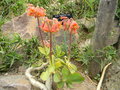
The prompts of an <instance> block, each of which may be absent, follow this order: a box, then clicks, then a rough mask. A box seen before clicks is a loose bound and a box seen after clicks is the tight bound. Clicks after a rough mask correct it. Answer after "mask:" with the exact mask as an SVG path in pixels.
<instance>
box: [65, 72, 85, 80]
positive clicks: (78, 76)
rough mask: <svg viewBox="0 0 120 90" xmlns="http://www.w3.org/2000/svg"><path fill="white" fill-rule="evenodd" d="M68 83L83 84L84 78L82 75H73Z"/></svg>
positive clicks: (69, 77)
mask: <svg viewBox="0 0 120 90" xmlns="http://www.w3.org/2000/svg"><path fill="white" fill-rule="evenodd" d="M67 81H68V82H82V81H84V77H82V76H81V75H80V73H73V74H70V75H69V76H68V80H67Z"/></svg>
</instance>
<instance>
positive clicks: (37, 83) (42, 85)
mask: <svg viewBox="0 0 120 90" xmlns="http://www.w3.org/2000/svg"><path fill="white" fill-rule="evenodd" d="M47 65H48V62H47V63H44V64H43V65H42V66H41V67H36V68H33V67H30V68H28V69H27V70H26V72H25V76H26V77H27V78H28V79H29V81H30V82H31V84H32V85H33V86H36V87H38V88H40V89H41V90H50V89H48V87H46V85H45V84H43V83H41V82H39V81H37V80H35V79H34V76H32V75H31V72H33V71H35V70H41V69H43V68H44V67H45V66H47Z"/></svg>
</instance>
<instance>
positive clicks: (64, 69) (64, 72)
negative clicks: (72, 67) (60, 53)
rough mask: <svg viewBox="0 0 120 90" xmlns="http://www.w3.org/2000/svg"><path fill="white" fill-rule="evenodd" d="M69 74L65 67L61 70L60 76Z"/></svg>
mask: <svg viewBox="0 0 120 90" xmlns="http://www.w3.org/2000/svg"><path fill="white" fill-rule="evenodd" d="M69 74H70V72H69V70H68V69H67V68H66V67H64V68H63V69H62V75H63V76H67V75H69Z"/></svg>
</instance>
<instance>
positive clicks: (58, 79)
mask: <svg viewBox="0 0 120 90" xmlns="http://www.w3.org/2000/svg"><path fill="white" fill-rule="evenodd" d="M54 82H60V75H59V74H58V73H55V74H54Z"/></svg>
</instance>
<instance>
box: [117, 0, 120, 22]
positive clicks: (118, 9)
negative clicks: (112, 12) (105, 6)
mask: <svg viewBox="0 0 120 90" xmlns="http://www.w3.org/2000/svg"><path fill="white" fill-rule="evenodd" d="M116 16H117V17H118V18H119V20H120V0H118V7H117V11H116Z"/></svg>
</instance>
